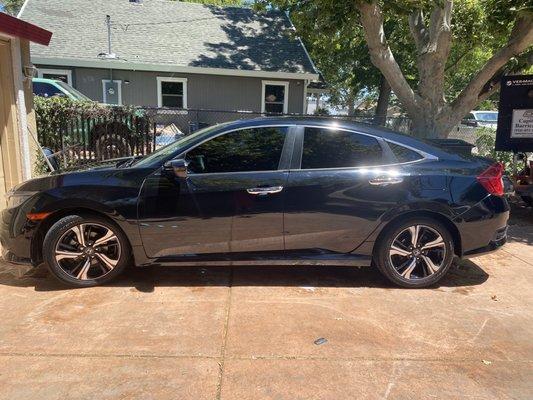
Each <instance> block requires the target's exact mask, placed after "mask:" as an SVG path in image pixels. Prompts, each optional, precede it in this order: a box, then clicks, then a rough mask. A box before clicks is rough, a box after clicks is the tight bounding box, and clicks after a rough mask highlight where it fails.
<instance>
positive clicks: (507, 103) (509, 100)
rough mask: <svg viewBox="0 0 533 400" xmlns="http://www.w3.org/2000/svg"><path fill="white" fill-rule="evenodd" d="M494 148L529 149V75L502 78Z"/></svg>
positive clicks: (532, 84)
mask: <svg viewBox="0 0 533 400" xmlns="http://www.w3.org/2000/svg"><path fill="white" fill-rule="evenodd" d="M496 150H501V151H512V152H515V153H525V152H531V151H533V75H511V76H505V77H503V78H502V81H501V88H500V106H499V109H498V129H497V130H496Z"/></svg>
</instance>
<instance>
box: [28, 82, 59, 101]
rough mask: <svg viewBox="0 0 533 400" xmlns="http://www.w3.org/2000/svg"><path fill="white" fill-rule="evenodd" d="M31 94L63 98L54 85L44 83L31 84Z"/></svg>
mask: <svg viewBox="0 0 533 400" xmlns="http://www.w3.org/2000/svg"><path fill="white" fill-rule="evenodd" d="M33 94H35V95H36V96H43V97H52V96H56V95H60V96H64V93H63V92H62V91H61V90H59V89H58V88H56V87H55V86H54V85H50V84H49V83H44V82H33Z"/></svg>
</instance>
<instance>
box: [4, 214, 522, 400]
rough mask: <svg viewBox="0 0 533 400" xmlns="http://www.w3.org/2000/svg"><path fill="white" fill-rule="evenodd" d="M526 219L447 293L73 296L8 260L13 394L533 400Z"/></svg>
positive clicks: (329, 290) (351, 284)
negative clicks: (500, 246) (24, 273)
mask: <svg viewBox="0 0 533 400" xmlns="http://www.w3.org/2000/svg"><path fill="white" fill-rule="evenodd" d="M515 215H517V217H515V218H514V219H513V222H512V226H511V230H510V236H511V237H510V241H509V243H508V244H507V245H506V246H505V247H504V249H502V250H501V251H499V252H497V253H494V254H492V255H485V256H482V257H477V258H475V259H472V260H470V261H464V262H462V263H461V265H458V266H456V267H455V268H454V269H453V271H452V272H451V273H450V274H449V276H448V277H447V278H446V279H445V280H444V281H443V282H442V284H441V285H440V287H438V288H435V289H431V290H405V289H396V288H393V287H391V286H390V285H389V284H387V283H386V282H385V281H384V280H383V279H382V278H381V277H380V275H379V274H378V273H377V272H376V271H374V270H372V269H370V268H362V269H355V268H345V267H337V268H333V267H327V268H326V267H322V268H320V267H307V268H304V267H297V268H293V267H213V268H199V267H198V268H196V267H183V268H173V269H168V268H167V269H163V268H150V269H145V270H133V271H130V272H129V273H128V274H127V276H125V277H124V278H122V279H121V280H119V281H118V282H116V283H115V284H113V285H111V286H107V287H99V288H91V289H81V290H66V289H64V288H63V287H61V286H60V285H59V284H56V283H55V281H53V280H52V279H51V278H49V277H47V276H46V274H44V273H43V271H39V270H37V271H36V272H35V273H33V274H32V275H28V274H26V275H23V276H20V273H21V271H20V270H19V269H18V268H13V267H10V266H8V265H7V264H4V263H0V399H10V400H14V399H40V400H42V399H99V400H101V399H137V398H138V399H167V398H169V399H170V398H172V399H194V400H199V399H239V400H240V399H276V400H278V399H290V400H294V399H305V400H308V399H386V398H389V399H435V398H438V399H441V398H442V399H457V398H479V399H531V398H533V279H532V277H531V274H532V269H533V246H532V244H533V212H532V211H531V209H522V210H518V211H517V213H516V214H515ZM320 339H322V340H320Z"/></svg>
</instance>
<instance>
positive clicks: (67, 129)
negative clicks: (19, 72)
mask: <svg viewBox="0 0 533 400" xmlns="http://www.w3.org/2000/svg"><path fill="white" fill-rule="evenodd" d="M34 104H35V117H36V122H37V136H38V139H39V143H40V144H41V146H43V147H48V148H50V149H51V150H52V151H53V152H59V151H62V150H63V151H65V150H66V149H68V146H72V145H76V144H77V142H80V141H82V142H84V144H85V146H90V145H91V143H90V139H91V138H89V137H88V136H90V135H89V133H88V132H90V131H91V130H92V129H93V128H94V126H95V125H97V124H102V123H103V124H105V122H103V121H113V120H115V121H127V120H129V119H130V118H131V117H137V118H138V117H144V116H145V113H144V111H143V110H142V109H138V108H136V107H134V106H109V105H105V104H100V103H97V102H95V101H79V100H71V99H69V98H66V97H58V96H54V97H50V98H45V97H41V96H35V97H34ZM80 127H81V128H80ZM135 133H136V132H133V134H135ZM127 139H131V138H127ZM58 158H59V159H60V160H61V164H62V165H61V167H62V168H65V167H72V166H75V165H77V164H79V161H80V160H79V159H74V158H71V159H68V157H58ZM34 169H35V172H36V173H40V174H42V173H44V172H46V171H48V166H47V165H46V162H45V160H44V157H43V156H42V154H41V152H40V150H39V152H38V155H37V161H36V166H35V168H34Z"/></svg>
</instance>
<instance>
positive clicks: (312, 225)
mask: <svg viewBox="0 0 533 400" xmlns="http://www.w3.org/2000/svg"><path fill="white" fill-rule="evenodd" d="M391 153H392V152H390V149H388V148H387V147H386V146H384V145H383V142H382V141H381V139H378V138H375V137H373V136H369V135H365V134H359V133H356V132H351V131H346V130H340V129H329V128H320V127H307V128H305V131H304V129H303V128H301V129H300V130H299V132H298V136H297V139H296V144H295V156H294V157H293V168H291V171H290V174H289V180H288V182H287V187H286V191H285V245H286V249H287V250H310V249H322V250H329V251H335V252H349V251H352V250H354V249H355V248H356V247H357V246H358V245H359V244H360V243H361V242H362V241H364V240H365V238H367V237H368V235H369V234H370V233H371V232H372V231H373V230H374V229H375V228H376V226H377V225H378V224H379V220H380V217H381V216H382V215H383V214H384V213H385V212H386V211H388V210H390V209H391V208H393V207H394V206H395V205H397V204H398V203H400V202H401V199H402V198H403V197H404V196H405V195H406V191H405V190H404V187H405V186H404V185H403V183H402V181H403V179H404V178H403V177H402V176H396V174H397V173H399V174H400V175H401V171H398V170H397V168H395V167H387V166H386V165H387V164H392V163H394V155H392V154H391ZM384 165H385V166H384Z"/></svg>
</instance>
